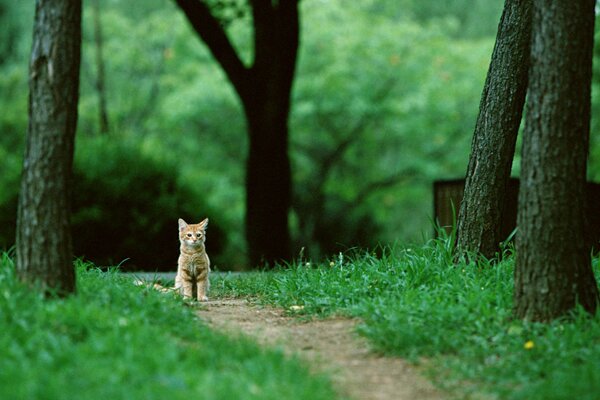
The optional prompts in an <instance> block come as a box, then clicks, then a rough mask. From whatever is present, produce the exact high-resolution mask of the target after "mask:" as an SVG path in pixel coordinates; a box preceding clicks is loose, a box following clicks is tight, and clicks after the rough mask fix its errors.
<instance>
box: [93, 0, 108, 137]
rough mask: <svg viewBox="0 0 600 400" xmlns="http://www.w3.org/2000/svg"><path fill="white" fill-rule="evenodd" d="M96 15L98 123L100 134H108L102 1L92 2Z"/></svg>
mask: <svg viewBox="0 0 600 400" xmlns="http://www.w3.org/2000/svg"><path fill="white" fill-rule="evenodd" d="M92 9H93V13H94V44H95V47H96V74H97V76H96V91H97V92H98V122H99V126H100V133H102V134H107V133H108V110H107V109H106V84H105V79H104V75H105V74H104V55H103V50H104V42H103V38H102V20H101V18H100V0H94V1H92Z"/></svg>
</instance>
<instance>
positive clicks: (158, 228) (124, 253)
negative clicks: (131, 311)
mask: <svg viewBox="0 0 600 400" xmlns="http://www.w3.org/2000/svg"><path fill="white" fill-rule="evenodd" d="M178 175H179V174H178V170H177V166H176V165H175V164H174V162H170V161H167V160H160V161H157V160H155V159H153V158H151V157H149V156H147V155H145V154H144V153H143V152H142V151H141V150H140V146H139V145H134V144H131V145H129V144H127V143H119V144H116V145H115V144H110V143H109V142H108V141H107V140H95V141H94V142H89V143H86V145H85V147H82V146H80V148H79V149H78V152H77V159H76V163H75V170H74V193H73V210H74V212H73V219H72V223H73V243H74V247H75V252H76V254H78V255H81V256H83V257H84V258H86V259H90V260H92V261H94V262H95V263H97V264H101V265H114V264H117V263H120V262H121V261H123V260H125V259H128V260H127V261H126V262H125V263H124V264H123V268H124V269H129V268H135V269H146V270H154V269H158V270H174V269H175V265H176V262H177V256H178V248H179V244H178V237H177V219H178V218H180V217H181V218H184V219H185V220H186V221H188V222H190V223H193V222H199V221H200V219H201V218H203V217H205V216H206V215H210V216H211V217H212V215H214V213H211V212H210V211H209V210H208V207H207V205H206V201H204V199H203V198H202V197H201V196H200V195H198V194H197V193H195V192H194V191H193V190H191V189H190V188H188V187H183V186H182V185H180V184H179V182H178V178H177V177H178ZM209 230H210V233H209V235H208V240H209V241H210V249H211V255H213V256H217V258H218V254H219V253H220V252H221V250H222V248H223V242H224V234H223V232H222V230H220V229H219V224H218V221H214V219H213V221H211V224H210V225H209Z"/></svg>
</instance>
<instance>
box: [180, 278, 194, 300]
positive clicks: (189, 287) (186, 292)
mask: <svg viewBox="0 0 600 400" xmlns="http://www.w3.org/2000/svg"><path fill="white" fill-rule="evenodd" d="M193 292H194V283H193V282H192V280H191V279H185V280H183V282H182V285H181V294H183V297H192V296H193V295H194V293H193Z"/></svg>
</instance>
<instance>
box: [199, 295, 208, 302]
mask: <svg viewBox="0 0 600 400" xmlns="http://www.w3.org/2000/svg"><path fill="white" fill-rule="evenodd" d="M200 301H208V296H202V297H200Z"/></svg>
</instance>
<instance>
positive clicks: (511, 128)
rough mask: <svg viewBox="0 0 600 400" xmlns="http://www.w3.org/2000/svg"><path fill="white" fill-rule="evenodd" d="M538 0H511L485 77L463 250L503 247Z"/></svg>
mask: <svg viewBox="0 0 600 400" xmlns="http://www.w3.org/2000/svg"><path fill="white" fill-rule="evenodd" d="M531 9H532V0H506V2H505V3H504V11H503V12H502V18H501V19H500V24H499V26H498V34H497V36H496V44H495V46H494V51H493V53H492V59H491V62H490V67H489V70H488V74H487V78H486V81H485V85H484V89H483V94H482V96H481V104H480V107H479V116H478V118H477V123H476V126H475V133H474V135H473V141H472V143H471V156H470V158H469V166H468V169H467V176H466V182H465V191H464V197H463V200H462V203H461V205H460V212H459V215H458V226H457V250H458V254H466V253H471V254H476V255H482V256H484V257H486V258H492V257H493V256H494V255H495V254H496V252H497V251H498V247H499V243H500V242H501V241H502V240H505V239H506V238H505V237H500V227H501V226H502V224H501V221H502V217H503V213H504V204H505V197H506V192H507V186H508V181H509V178H510V171H511V167H512V161H513V157H514V153H515V144H516V141H517V134H518V131H519V125H520V123H521V116H522V113H523V104H524V103H525V94H526V92H527V76H528V66H529V42H530V36H531V35H530V33H531Z"/></svg>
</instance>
